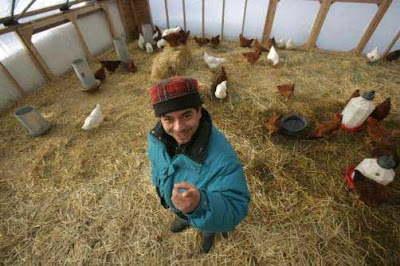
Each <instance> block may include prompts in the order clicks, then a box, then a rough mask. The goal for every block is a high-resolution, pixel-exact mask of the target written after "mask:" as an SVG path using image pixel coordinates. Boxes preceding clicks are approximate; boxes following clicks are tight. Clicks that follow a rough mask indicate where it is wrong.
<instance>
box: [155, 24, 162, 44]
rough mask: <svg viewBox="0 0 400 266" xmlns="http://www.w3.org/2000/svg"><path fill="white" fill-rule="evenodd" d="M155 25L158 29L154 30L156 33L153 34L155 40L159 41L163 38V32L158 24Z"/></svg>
mask: <svg viewBox="0 0 400 266" xmlns="http://www.w3.org/2000/svg"><path fill="white" fill-rule="evenodd" d="M154 27H155V28H156V30H155V31H154V34H153V40H154V41H155V42H158V41H159V40H161V38H162V33H161V30H160V29H159V28H158V27H157V26H154Z"/></svg>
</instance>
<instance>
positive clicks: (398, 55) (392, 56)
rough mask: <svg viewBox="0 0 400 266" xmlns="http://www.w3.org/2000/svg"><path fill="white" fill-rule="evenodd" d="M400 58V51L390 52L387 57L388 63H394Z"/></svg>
mask: <svg viewBox="0 0 400 266" xmlns="http://www.w3.org/2000/svg"><path fill="white" fill-rule="evenodd" d="M399 58H400V50H396V51H393V52H390V53H388V54H387V56H386V60H388V61H394V60H397V59H399Z"/></svg>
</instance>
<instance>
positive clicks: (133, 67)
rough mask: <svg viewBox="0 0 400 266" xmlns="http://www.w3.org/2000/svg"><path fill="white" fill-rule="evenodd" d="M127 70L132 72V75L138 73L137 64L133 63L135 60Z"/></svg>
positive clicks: (129, 64)
mask: <svg viewBox="0 0 400 266" xmlns="http://www.w3.org/2000/svg"><path fill="white" fill-rule="evenodd" d="M127 70H128V72H132V73H135V72H136V71H137V67H136V65H135V63H134V62H133V60H131V61H130V62H129V63H128V66H127Z"/></svg>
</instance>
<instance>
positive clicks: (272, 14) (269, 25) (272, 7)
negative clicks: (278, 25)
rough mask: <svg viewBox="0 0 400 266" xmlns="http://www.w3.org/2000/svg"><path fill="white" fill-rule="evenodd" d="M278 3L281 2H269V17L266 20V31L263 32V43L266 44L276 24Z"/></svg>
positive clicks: (273, 0) (277, 0)
mask: <svg viewBox="0 0 400 266" xmlns="http://www.w3.org/2000/svg"><path fill="white" fill-rule="evenodd" d="M278 2H279V0H270V1H269V6H268V11H267V17H266V18H265V24H264V31H263V36H262V39H261V42H262V43H264V42H265V41H266V40H267V39H268V38H269V36H270V34H271V30H272V24H273V23H274V18H275V13H276V7H277V5H278ZM264 44H265V43H264Z"/></svg>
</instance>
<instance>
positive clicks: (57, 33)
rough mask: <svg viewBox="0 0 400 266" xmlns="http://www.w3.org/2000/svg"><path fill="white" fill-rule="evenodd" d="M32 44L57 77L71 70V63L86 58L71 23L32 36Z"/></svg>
mask: <svg viewBox="0 0 400 266" xmlns="http://www.w3.org/2000/svg"><path fill="white" fill-rule="evenodd" d="M32 43H33V44H34V45H35V47H36V49H37V50H38V52H39V54H40V55H41V57H42V58H43V60H44V61H45V63H46V64H47V66H48V67H49V68H50V70H51V71H52V72H53V73H54V74H55V75H58V76H61V75H62V74H64V73H66V72H67V71H68V70H69V69H71V68H72V62H73V61H74V60H76V59H79V58H84V57H86V55H85V52H84V50H83V48H82V46H81V44H80V41H79V39H78V36H77V34H76V32H75V29H74V26H73V25H72V23H70V22H69V23H66V24H63V25H60V26H57V27H55V28H51V29H49V30H46V31H43V32H40V33H37V34H34V35H33V36H32Z"/></svg>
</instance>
